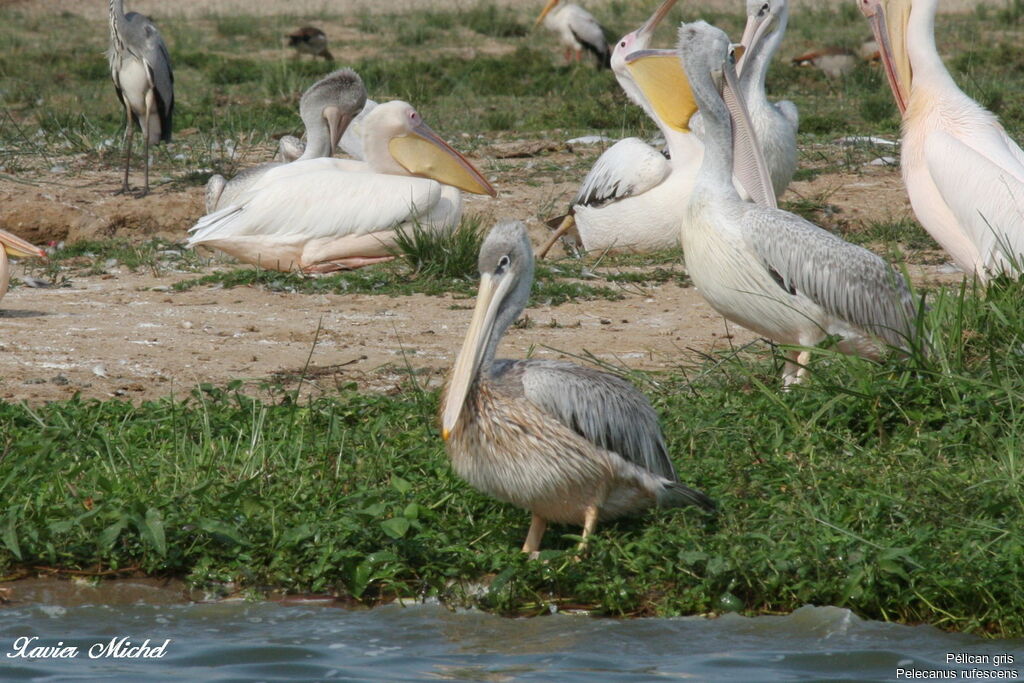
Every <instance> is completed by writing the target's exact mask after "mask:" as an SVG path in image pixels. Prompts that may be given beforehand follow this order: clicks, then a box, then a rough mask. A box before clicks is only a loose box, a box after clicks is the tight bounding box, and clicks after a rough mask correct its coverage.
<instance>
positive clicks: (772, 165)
mask: <svg viewBox="0 0 1024 683" xmlns="http://www.w3.org/2000/svg"><path fill="white" fill-rule="evenodd" d="M788 21H789V6H788V3H787V1H786V0H747V25H746V27H745V28H744V29H743V37H742V38H741V39H740V45H742V46H743V55H742V56H741V57H740V59H739V61H738V63H737V67H736V68H737V71H738V74H739V85H740V92H741V93H742V94H743V99H744V101H745V102H746V104H747V110H748V112H749V113H750V122H751V123H752V124H753V126H754V132H755V133H756V135H757V142H758V144H759V145H760V147H761V151H762V153H763V154H764V160H765V163H766V164H767V166H768V173H769V175H770V176H771V179H772V187H773V188H774V190H775V196H776V197H781V196H782V193H783V192H785V191H786V188H787V187H788V186H789V181H790V180H792V179H793V173H795V172H796V158H797V150H796V131H797V126H798V124H799V119H800V117H799V114H798V112H797V109H796V105H795V104H793V103H792V102H790V101H789V100H783V101H781V102H771V101H769V100H768V95H767V93H766V92H765V79H766V78H767V75H768V67H769V66H771V61H772V58H773V57H774V56H775V53H776V52H777V51H778V49H779V45H781V44H782V38H783V36H784V35H785V33H786V24H787V22H788Z"/></svg>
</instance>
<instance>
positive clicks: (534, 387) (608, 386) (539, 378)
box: [441, 221, 715, 553]
mask: <svg viewBox="0 0 1024 683" xmlns="http://www.w3.org/2000/svg"><path fill="white" fill-rule="evenodd" d="M479 267H480V290H479V293H478V294H477V299H476V307H475V309H474V311H473V317H472V320H471V322H470V324H469V331H468V332H467V333H466V340H465V342H464V343H463V345H462V349H461V350H460V351H459V355H458V358H457V359H456V361H455V366H454V368H453V369H452V373H451V377H450V379H449V382H448V386H447V389H446V392H445V395H444V397H443V399H442V404H441V424H442V436H443V437H444V440H445V443H446V447H447V450H448V455H449V456H450V457H451V462H452V467H453V468H454V470H455V471H456V472H457V473H458V474H459V476H461V477H462V478H463V479H465V480H466V481H467V482H469V484H470V485H472V486H473V487H474V488H476V489H479V490H480V491H483V492H484V493H487V494H489V495H491V496H494V497H495V498H497V499H498V500H502V501H504V502H507V503H512V504H513V505H516V506H518V507H521V508H525V509H527V510H529V511H530V512H531V513H532V514H533V519H532V522H531V524H530V530H529V532H528V533H527V536H526V542H525V543H524V544H523V551H524V552H528V553H536V552H538V551H539V549H540V542H541V538H542V537H543V535H544V531H545V529H546V528H547V524H548V522H557V523H565V524H579V525H581V526H582V527H583V538H584V539H586V538H587V537H588V536H589V535H590V534H592V533H593V532H594V529H595V528H596V526H597V522H598V520H599V519H601V520H608V519H613V518H615V517H619V516H621V515H625V514H628V513H631V512H635V511H638V510H642V509H644V508H647V507H650V506H653V505H659V506H664V507H681V506H684V505H696V506H698V507H701V508H703V509H705V510H713V509H714V508H715V503H714V502H713V501H712V500H711V499H710V498H709V497H708V496H706V495H705V494H703V493H701V492H700V491H696V490H694V489H692V488H689V487H688V486H685V485H683V484H682V483H680V481H679V477H678V475H677V474H676V469H675V467H674V466H673V465H672V461H671V460H670V459H669V457H668V450H667V448H666V445H665V439H664V437H663V435H662V432H661V427H660V426H659V424H658V415H657V413H655V412H654V409H653V408H652V407H651V404H650V403H649V402H648V400H647V398H646V397H645V396H644V395H643V394H642V393H640V392H639V391H638V390H637V389H636V387H634V386H633V385H632V384H630V383H629V382H627V381H626V380H624V379H622V378H621V377H617V376H615V375H612V374H609V373H606V372H601V371H599V370H594V369H591V368H585V367H582V366H580V365H576V364H574V363H567V362H563V361H555V360H495V358H494V354H495V351H496V349H497V347H498V344H499V342H500V341H501V338H502V336H503V335H504V333H505V330H507V329H508V327H509V325H511V324H512V323H513V322H514V321H515V319H516V318H517V317H518V316H519V314H520V313H522V311H523V308H524V307H525V306H526V300H527V298H528V297H529V295H530V287H531V285H532V284H533V268H534V257H533V250H532V247H531V245H530V240H529V238H528V237H527V234H526V226H524V225H523V224H522V223H521V222H518V221H516V222H503V223H499V224H498V225H496V226H495V227H494V228H492V229H491V231H490V233H489V234H488V235H487V238H486V239H485V240H484V243H483V245H482V246H481V248H480V256H479Z"/></svg>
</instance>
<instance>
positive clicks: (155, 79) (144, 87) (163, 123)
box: [107, 0, 174, 197]
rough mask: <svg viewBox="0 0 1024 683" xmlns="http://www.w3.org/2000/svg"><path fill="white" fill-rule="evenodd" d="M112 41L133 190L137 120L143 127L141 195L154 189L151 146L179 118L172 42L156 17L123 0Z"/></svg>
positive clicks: (166, 136)
mask: <svg viewBox="0 0 1024 683" xmlns="http://www.w3.org/2000/svg"><path fill="white" fill-rule="evenodd" d="M109 10H110V47H109V48H107V61H108V62H109V64H110V78H111V79H113V81H114V89H115V90H117V98H118V99H119V100H121V106H123V107H124V112H125V114H124V116H125V128H124V148H125V159H124V182H123V183H122V185H121V189H120V190H119V191H118V192H117V194H121V193H125V194H127V193H128V191H129V190H128V167H129V166H130V165H131V160H132V133H133V131H134V130H135V127H134V125H133V124H135V123H138V124H139V129H140V130H141V131H142V140H143V142H144V145H143V150H144V151H143V157H144V162H145V165H146V180H145V185H144V186H143V188H142V191H141V192H140V193H139V195H138V196H139V197H143V196H145V195H147V194H149V146H150V145H155V144H157V143H158V142H161V141H163V142H170V141H171V125H172V121H173V118H174V72H173V71H171V56H170V55H169V54H168V53H167V45H165V44H164V39H163V37H162V36H161V35H160V31H158V30H157V28H156V26H154V25H153V22H152V21H150V20H149V18H148V17H144V16H142V15H141V14H139V13H138V12H128V13H127V14H125V12H124V0H110V6H109Z"/></svg>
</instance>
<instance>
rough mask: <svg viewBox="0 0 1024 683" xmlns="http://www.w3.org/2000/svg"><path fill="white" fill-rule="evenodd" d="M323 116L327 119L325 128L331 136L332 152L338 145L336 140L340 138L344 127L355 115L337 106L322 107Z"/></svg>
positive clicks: (343, 132)
mask: <svg viewBox="0 0 1024 683" xmlns="http://www.w3.org/2000/svg"><path fill="white" fill-rule="evenodd" d="M323 117H324V119H326V120H327V130H328V132H329V133H330V136H331V152H332V153H333V152H334V150H335V149H337V147H338V140H341V136H342V135H344V134H345V129H346V128H348V126H349V124H350V123H352V119H353V118H355V117H354V116H352V115H351V114H347V113H345V112H343V111H342V110H341V109H339V108H338V107H324V110H323Z"/></svg>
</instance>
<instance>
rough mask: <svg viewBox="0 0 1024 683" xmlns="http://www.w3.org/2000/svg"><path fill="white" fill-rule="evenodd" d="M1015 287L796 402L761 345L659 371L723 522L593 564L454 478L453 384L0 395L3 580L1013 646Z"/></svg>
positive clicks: (599, 546)
mask: <svg viewBox="0 0 1024 683" xmlns="http://www.w3.org/2000/svg"><path fill="white" fill-rule="evenodd" d="M1022 293H1024V286H1022V285H1021V284H1020V283H1015V282H1009V281H1002V280H999V281H996V282H995V283H994V284H993V285H992V286H990V288H989V290H988V291H987V292H986V293H980V292H974V291H971V290H970V289H969V288H967V287H965V288H964V289H963V290H961V291H960V292H953V293H946V294H941V295H940V296H938V297H936V299H935V300H933V301H932V302H931V305H932V308H931V311H930V312H929V313H928V314H927V315H928V318H927V322H928V325H929V327H930V329H932V330H934V333H933V335H932V339H931V343H930V347H931V350H930V353H929V354H928V355H924V354H922V353H914V354H913V355H912V356H911V357H910V358H909V359H908V358H903V357H897V356H893V357H892V358H890V359H889V360H887V361H886V362H885V363H882V364H874V363H870V362H867V361H863V360H859V359H854V358H848V357H845V356H839V355H833V354H832V353H830V352H828V351H827V350H820V351H818V352H817V353H816V354H815V357H814V359H813V360H812V364H811V372H810V376H809V378H808V381H807V382H806V383H804V384H803V385H799V386H797V387H794V388H793V390H791V391H789V392H785V393H783V392H781V391H780V390H779V386H778V385H779V379H778V369H779V368H778V366H779V361H778V360H777V359H776V358H775V357H774V356H773V355H771V354H767V353H765V352H764V347H760V348H758V349H754V350H753V351H745V352H734V353H731V354H728V355H722V356H719V357H715V358H713V359H711V360H712V361H713V362H709V363H707V364H705V365H703V366H700V367H695V368H689V369H687V370H686V375H685V376H684V375H682V374H673V375H664V376H657V377H651V378H649V380H650V381H646V382H644V388H645V390H646V391H647V392H648V393H649V394H650V395H651V396H652V399H653V402H654V404H655V406H656V408H657V409H658V410H659V412H660V414H661V416H662V420H663V424H664V426H665V431H666V437H667V439H668V443H669V447H670V452H671V453H672V456H673V459H674V460H675V462H676V465H677V467H678V469H679V471H680V473H681V476H682V479H683V480H684V481H685V482H687V483H690V484H692V485H694V486H697V487H699V488H701V489H703V490H705V491H706V492H708V493H709V494H710V495H712V496H713V497H714V498H715V499H716V500H717V502H718V503H719V506H720V513H719V514H718V515H717V516H716V517H714V518H707V517H705V516H703V515H700V514H698V513H696V512H695V511H693V510H665V511H658V510H655V511H651V512H648V513H646V514H643V515H641V516H639V517H636V518H631V519H627V520H622V521H619V522H613V523H609V524H603V525H602V526H601V527H600V528H599V531H598V533H597V534H596V535H595V536H594V537H593V538H592V542H591V544H590V546H589V548H588V550H587V551H586V552H585V553H584V555H583V557H582V560H581V561H578V562H577V561H574V558H573V556H574V554H575V544H576V540H577V539H578V536H577V535H576V534H577V533H578V531H579V530H578V529H577V528H573V527H560V526H555V527H553V528H552V529H551V530H550V531H549V532H548V535H547V537H546V538H545V550H544V552H543V553H542V556H541V561H539V562H531V561H528V560H527V559H526V558H525V557H524V556H523V555H522V554H521V553H520V552H519V551H518V547H519V544H520V543H521V541H522V538H523V536H524V534H525V533H526V528H527V526H528V514H527V513H526V512H524V511H520V510H517V509H515V508H513V507H512V506H509V505H505V504H501V503H498V502H496V501H494V500H491V499H489V498H487V497H486V496H483V495H481V494H479V493H477V492H475V491H474V490H472V489H471V488H470V487H469V486H467V485H466V484H465V483H463V482H462V481H460V480H459V479H458V478H457V477H456V476H455V475H454V474H453V473H452V471H451V469H450V467H449V465H448V462H447V458H446V456H445V454H444V449H443V445H442V441H441V439H440V438H439V436H438V434H437V425H436V413H437V397H436V394H434V393H430V392H424V391H422V390H420V389H418V388H417V387H416V386H415V385H410V387H409V388H408V390H406V391H404V392H402V393H398V394H395V395H388V396H384V395H374V394H363V393H359V392H357V391H356V390H355V389H354V387H346V388H342V389H340V390H339V391H338V393H337V395H335V396H332V397H329V398H321V399H316V400H311V401H308V402H301V401H297V400H296V399H295V398H294V397H295V394H292V393H288V394H285V395H281V394H279V393H274V391H273V390H272V389H268V388H266V387H264V390H266V391H270V392H271V395H270V396H269V397H268V398H269V399H270V400H269V401H268V402H261V401H259V400H256V399H254V398H252V397H250V396H248V395H246V394H245V393H244V392H243V391H242V389H243V387H242V386H241V383H233V384H232V385H229V386H228V387H226V388H217V387H212V386H208V385H204V386H202V387H200V388H199V389H197V390H196V391H194V392H193V393H192V395H191V396H189V397H183V398H182V399H181V400H170V399H167V400H162V401H158V402H150V403H143V404H141V405H138V406H133V405H131V404H129V403H127V402H119V401H107V402H100V401H83V400H78V399H75V400H71V401H63V402H55V403H50V404H46V405H43V406H37V407H31V408H30V407H27V406H23V405H6V404H0V435H2V436H0V452H2V453H4V457H3V458H2V459H0V482H3V487H4V491H5V493H6V494H7V496H6V500H7V501H8V503H7V507H6V509H5V511H4V513H3V515H2V517H0V572H10V571H14V570H16V569H18V568H20V567H32V566H36V565H40V564H43V565H47V566H53V567H63V568H68V569H82V568H114V569H123V568H126V567H138V568H139V569H140V570H141V571H144V572H147V573H151V574H160V575H167V574H172V575H179V576H184V577H186V578H187V579H188V580H189V581H191V582H192V583H193V584H195V585H197V586H204V587H211V588H216V587H218V586H223V585H224V584H226V583H227V582H235V583H237V584H240V585H242V586H249V587H279V588H283V589H286V590H289V591H295V592H304V591H314V592H324V591H336V592H337V593H339V594H342V595H347V596H352V597H354V598H357V599H360V600H363V601H366V602H368V603H373V602H376V601H379V600H388V599H392V598H394V597H405V596H423V595H427V596H437V597H439V598H442V599H444V600H449V601H452V602H455V603H461V604H465V603H470V604H477V605H479V606H481V607H484V608H487V609H493V610H499V611H502V612H505V613H520V614H522V613H525V614H536V613H541V612H543V611H546V609H547V606H548V605H551V604H560V603H563V602H564V603H571V604H573V605H576V606H585V607H588V608H590V609H593V610H594V611H596V612H597V613H603V614H619V615H621V614H629V615H636V614H658V615H674V614H694V613H706V612H713V611H716V610H718V609H721V608H722V607H721V606H722V605H726V604H738V605H739V606H740V608H741V610H742V611H744V612H747V613H764V612H767V613H778V612H779V611H785V610H791V609H795V608H797V607H799V606H801V605H803V604H807V603H813V604H833V605H840V606H845V607H849V608H850V609H852V610H854V611H855V612H856V613H858V614H860V615H862V616H864V617H868V618H874V619H884V620H892V621H902V622H906V623H931V624H934V625H936V626H939V627H942V628H946V629H958V630H964V631H971V632H976V633H979V634H982V635H988V636H1000V637H1004V636H1005V637H1019V636H1021V635H1024V590H1022V589H1024V526H1022V524H1021V519H1022V518H1024V468H1022V467H1021V464H1020V459H1019V452H1020V443H1021V439H1022V438H1024V436H1022V435H1024V411H1022V410H1021V406H1022V405H1024V354H1021V353H1020V347H1021V345H1022V343H1024V296H1021V295H1022ZM481 581H482V582H484V585H485V586H487V588H486V590H485V591H484V592H483V593H482V594H481V593H480V592H476V593H475V595H471V589H470V587H471V586H473V585H476V584H478V583H479V582H481Z"/></svg>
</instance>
